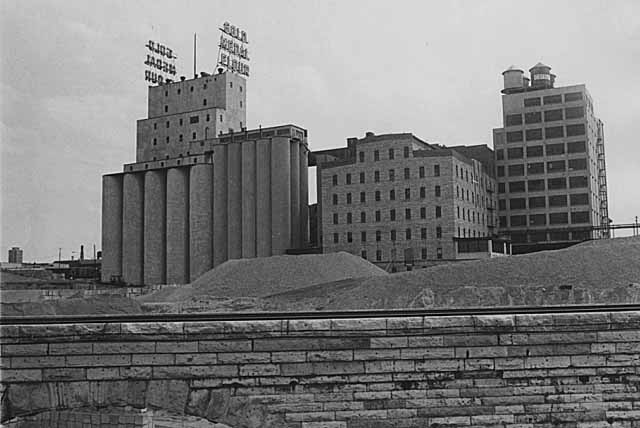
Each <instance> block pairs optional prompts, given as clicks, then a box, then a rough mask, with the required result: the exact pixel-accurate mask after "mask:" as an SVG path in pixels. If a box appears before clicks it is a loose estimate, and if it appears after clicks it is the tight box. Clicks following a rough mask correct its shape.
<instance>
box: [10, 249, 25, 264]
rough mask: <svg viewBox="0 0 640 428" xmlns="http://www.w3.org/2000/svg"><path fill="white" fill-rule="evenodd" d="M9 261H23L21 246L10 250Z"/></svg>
mask: <svg viewBox="0 0 640 428" xmlns="http://www.w3.org/2000/svg"><path fill="white" fill-rule="evenodd" d="M9 263H22V249H21V248H20V247H12V248H11V249H10V250H9Z"/></svg>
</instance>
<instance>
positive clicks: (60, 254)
mask: <svg viewBox="0 0 640 428" xmlns="http://www.w3.org/2000/svg"><path fill="white" fill-rule="evenodd" d="M61 262H62V248H58V263H61Z"/></svg>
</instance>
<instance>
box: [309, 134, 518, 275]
mask: <svg viewBox="0 0 640 428" xmlns="http://www.w3.org/2000/svg"><path fill="white" fill-rule="evenodd" d="M313 160H314V162H315V164H316V165H317V170H316V173H317V177H318V178H317V185H318V212H319V214H318V215H319V221H318V234H319V239H318V241H319V242H320V243H321V245H322V248H323V251H324V252H325V253H327V252H335V251H347V252H350V253H352V254H355V255H358V256H361V257H363V258H365V259H367V260H369V261H371V262H373V263H376V264H379V265H382V266H389V265H391V266H392V267H393V268H392V270H393V269H397V270H403V269H404V267H413V266H416V265H417V266H420V265H421V264H424V263H426V262H427V261H432V260H445V259H446V260H451V259H460V258H472V257H468V255H469V253H472V252H473V253H480V252H483V253H485V254H486V255H490V254H492V253H494V254H495V253H505V248H506V247H505V245H504V243H502V242H500V243H497V242H492V241H491V240H490V239H489V238H490V237H492V236H493V235H494V232H495V225H496V224H495V220H496V219H495V216H494V210H495V204H496V201H495V190H496V181H495V177H494V161H493V152H492V151H491V150H490V149H489V148H488V147H487V146H485V145H478V146H469V147H462V146H459V147H450V148H447V147H444V146H440V145H435V144H429V143H427V142H425V141H423V140H421V139H419V138H417V137H416V136H414V135H412V134H408V133H407V134H385V135H374V134H373V133H370V132H368V133H367V134H366V136H365V137H364V138H361V139H358V138H349V139H348V140H347V147H345V148H339V149H332V150H322V151H316V152H313ZM493 243H495V244H497V245H496V246H495V248H493V247H492V246H491V245H492V244H493ZM506 252H508V248H507V250H506ZM476 256H477V254H476Z"/></svg>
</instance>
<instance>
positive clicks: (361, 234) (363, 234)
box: [360, 231, 367, 258]
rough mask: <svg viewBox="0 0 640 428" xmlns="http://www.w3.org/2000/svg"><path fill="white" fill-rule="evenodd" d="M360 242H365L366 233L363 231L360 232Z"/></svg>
mask: <svg viewBox="0 0 640 428" xmlns="http://www.w3.org/2000/svg"><path fill="white" fill-rule="evenodd" d="M360 242H367V232H365V231H362V232H360ZM365 258H366V256H365Z"/></svg>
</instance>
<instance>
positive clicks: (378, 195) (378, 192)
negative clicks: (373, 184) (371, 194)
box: [375, 190, 380, 202]
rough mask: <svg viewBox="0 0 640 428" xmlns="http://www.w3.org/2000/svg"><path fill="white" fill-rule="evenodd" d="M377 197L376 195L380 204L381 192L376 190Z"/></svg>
mask: <svg viewBox="0 0 640 428" xmlns="http://www.w3.org/2000/svg"><path fill="white" fill-rule="evenodd" d="M375 195H376V196H375V199H376V202H379V201H380V191H379V190H376V193H375Z"/></svg>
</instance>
